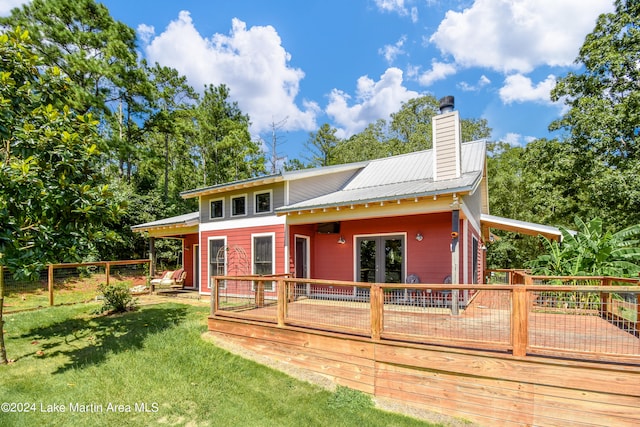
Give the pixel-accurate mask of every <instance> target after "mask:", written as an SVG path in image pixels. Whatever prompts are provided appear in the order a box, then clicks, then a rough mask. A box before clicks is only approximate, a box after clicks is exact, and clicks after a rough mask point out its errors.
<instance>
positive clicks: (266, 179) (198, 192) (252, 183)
mask: <svg viewBox="0 0 640 427" xmlns="http://www.w3.org/2000/svg"><path fill="white" fill-rule="evenodd" d="M283 180H284V179H283V177H282V175H281V174H278V175H268V176H261V177H257V178H250V179H245V180H242V181H235V182H231V183H227V184H220V185H213V186H211V187H204V188H196V189H195V190H188V191H183V192H182V193H180V196H182V198H183V199H191V198H193V197H200V196H207V195H210V194H217V193H224V192H227V191H234V190H241V189H244V188H251V187H257V186H260V185H268V184H273V183H275V182H279V181H283Z"/></svg>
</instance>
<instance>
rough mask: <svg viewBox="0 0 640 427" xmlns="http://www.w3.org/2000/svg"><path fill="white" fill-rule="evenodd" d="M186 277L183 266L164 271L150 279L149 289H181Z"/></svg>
mask: <svg viewBox="0 0 640 427" xmlns="http://www.w3.org/2000/svg"><path fill="white" fill-rule="evenodd" d="M186 278H187V272H186V271H184V268H181V269H178V270H175V271H165V272H164V273H163V274H162V277H161V278H159V279H153V280H152V281H151V290H152V291H153V290H155V289H182V288H184V281H185V279H186Z"/></svg>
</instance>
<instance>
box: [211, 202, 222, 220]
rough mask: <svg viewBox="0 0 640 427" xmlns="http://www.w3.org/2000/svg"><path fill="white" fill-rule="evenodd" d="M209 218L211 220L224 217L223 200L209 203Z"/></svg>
mask: <svg viewBox="0 0 640 427" xmlns="http://www.w3.org/2000/svg"><path fill="white" fill-rule="evenodd" d="M209 217H210V218H211V219H214V218H222V217H224V200H223V199H218V200H212V201H211V204H210V210H209Z"/></svg>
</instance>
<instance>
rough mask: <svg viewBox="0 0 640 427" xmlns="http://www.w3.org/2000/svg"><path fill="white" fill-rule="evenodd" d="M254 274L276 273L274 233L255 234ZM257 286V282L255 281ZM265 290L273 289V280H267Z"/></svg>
mask: <svg viewBox="0 0 640 427" xmlns="http://www.w3.org/2000/svg"><path fill="white" fill-rule="evenodd" d="M252 250H253V274H262V275H269V274H274V263H273V259H274V257H275V254H274V252H273V251H274V247H273V235H272V234H270V235H257V236H253V247H252ZM254 286H255V283H254ZM264 289H265V291H273V290H274V285H273V282H265V284H264Z"/></svg>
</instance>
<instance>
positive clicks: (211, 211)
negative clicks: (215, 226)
mask: <svg viewBox="0 0 640 427" xmlns="http://www.w3.org/2000/svg"><path fill="white" fill-rule="evenodd" d="M217 201H222V216H213V209H211V203H213V202H217ZM209 219H224V197H220V198H218V199H211V200H209Z"/></svg>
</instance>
